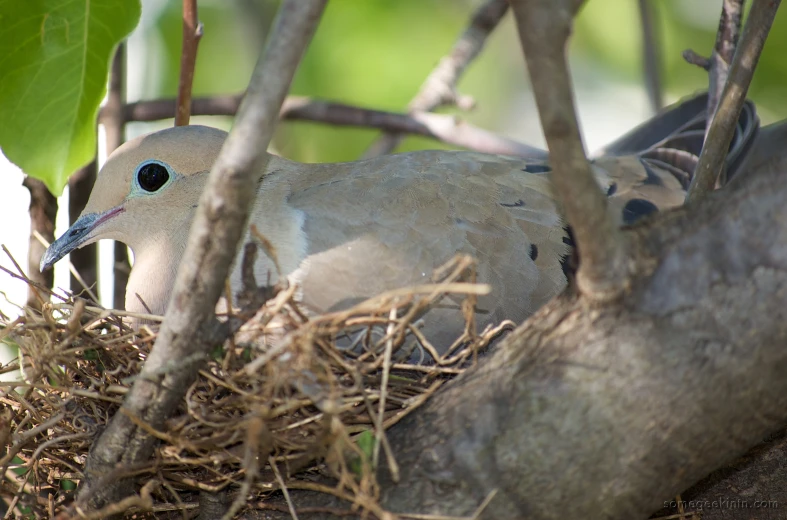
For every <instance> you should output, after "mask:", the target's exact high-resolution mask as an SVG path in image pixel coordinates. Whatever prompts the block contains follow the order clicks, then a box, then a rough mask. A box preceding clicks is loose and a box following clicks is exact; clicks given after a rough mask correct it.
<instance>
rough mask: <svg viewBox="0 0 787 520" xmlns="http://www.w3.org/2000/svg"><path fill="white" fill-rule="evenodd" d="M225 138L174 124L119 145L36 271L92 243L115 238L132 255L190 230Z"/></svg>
mask: <svg viewBox="0 0 787 520" xmlns="http://www.w3.org/2000/svg"><path fill="white" fill-rule="evenodd" d="M226 136H227V134H226V132H224V131H222V130H218V129H215V128H210V127H206V126H178V127H174V128H168V129H166V130H161V131H159V132H154V133H152V134H148V135H143V136H141V137H138V138H136V139H133V140H131V141H128V142H127V143H125V144H123V145H122V146H120V147H119V148H118V149H117V150H115V151H114V152H113V153H112V154H111V155H110V156H109V158H107V162H106V164H105V165H104V167H103V168H102V169H101V171H100V172H99V174H98V177H97V178H96V183H95V185H94V186H93V190H92V192H91V193H90V199H89V200H88V202H87V205H86V206H85V209H84V211H83V212H82V214H81V215H80V216H79V218H78V219H77V220H76V222H74V224H73V225H72V226H71V227H70V228H69V229H68V230H67V231H66V232H65V233H64V234H63V235H62V236H61V237H60V238H58V239H57V240H55V241H54V242H53V243H52V245H50V246H49V248H47V250H46V252H45V253H44V256H43V257H42V258H41V270H42V271H43V270H45V269H48V268H50V267H52V265H54V264H55V262H57V261H58V260H60V259H61V258H63V257H64V256H65V255H67V254H68V253H70V252H71V251H73V250H75V249H77V248H80V247H82V246H85V245H87V244H92V243H93V242H96V241H97V240H101V239H105V238H108V239H113V240H118V241H120V242H123V243H125V244H126V245H128V246H129V247H131V249H132V250H134V251H135V253H136V252H137V248H140V247H144V246H145V244H146V243H147V242H149V241H150V240H162V239H166V237H167V234H168V233H170V232H173V231H175V230H180V228H181V227H182V226H183V225H189V226H190V223H191V219H192V218H193V215H194V212H195V210H196V207H197V204H198V202H199V198H200V195H201V193H202V189H203V187H204V185H205V181H206V180H207V175H208V172H210V169H211V167H212V166H213V163H214V162H215V160H216V157H218V154H219V151H220V150H221V147H222V145H223V144H224V140H225V138H226ZM185 231H186V232H188V228H187V229H186V230H185Z"/></svg>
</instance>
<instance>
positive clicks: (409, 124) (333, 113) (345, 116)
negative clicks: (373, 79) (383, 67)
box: [281, 97, 546, 159]
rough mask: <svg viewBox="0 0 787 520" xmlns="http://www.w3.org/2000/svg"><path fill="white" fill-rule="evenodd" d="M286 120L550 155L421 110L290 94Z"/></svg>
mask: <svg viewBox="0 0 787 520" xmlns="http://www.w3.org/2000/svg"><path fill="white" fill-rule="evenodd" d="M281 118H282V119H289V120H304V121H319V122H323V123H329V124H333V125H339V126H357V127H365V128H380V129H384V130H393V131H396V132H400V133H408V134H414V135H423V136H426V137H431V138H434V139H437V140H438V141H442V142H444V143H447V144H451V145H454V146H459V147H462V148H467V149H470V150H475V151H479V152H484V153H492V154H501V155H515V156H520V157H530V158H544V159H545V158H546V153H545V152H544V151H543V150H541V149H539V148H535V147H532V146H528V145H526V144H523V143H520V142H517V141H514V140H512V139H508V138H506V137H503V136H501V135H497V134H495V133H493V132H490V131H488V130H484V129H483V128H479V127H477V126H473V125H471V124H469V123H467V122H465V121H462V120H461V119H459V118H457V117H454V116H448V115H442V114H430V113H427V112H417V113H413V114H411V115H405V114H395V113H391V112H383V111H380V110H370V109H364V108H358V107H354V106H350V105H344V104H341V103H329V102H326V101H315V100H311V99H309V98H296V97H289V98H287V101H286V103H285V105H284V107H283V108H282V111H281Z"/></svg>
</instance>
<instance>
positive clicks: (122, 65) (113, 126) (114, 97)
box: [99, 42, 175, 309]
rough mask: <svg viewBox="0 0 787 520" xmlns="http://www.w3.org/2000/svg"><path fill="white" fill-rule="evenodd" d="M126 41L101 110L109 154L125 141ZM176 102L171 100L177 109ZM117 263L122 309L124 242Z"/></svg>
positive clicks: (117, 298) (116, 294)
mask: <svg viewBox="0 0 787 520" xmlns="http://www.w3.org/2000/svg"><path fill="white" fill-rule="evenodd" d="M125 102H126V43H125V42H121V43H120V45H118V48H117V51H115V57H114V59H113V60H112V71H111V73H110V75H109V93H108V95H107V102H106V104H105V105H104V107H103V108H102V109H101V117H100V118H99V122H100V123H101V124H102V125H104V131H105V133H106V136H107V155H109V154H111V153H112V152H113V151H115V149H116V148H117V147H119V146H120V145H121V144H123V141H125V140H126V135H125V134H126V118H125ZM174 106H175V104H174V103H172V107H173V109H174ZM114 253H115V263H114V268H113V270H112V271H113V273H112V274H113V276H114V278H115V285H114V291H113V294H112V307H113V308H115V309H122V308H123V305H124V303H125V299H126V285H128V275H129V273H130V272H131V266H130V263H129V258H128V249H127V248H126V245H125V244H123V243H121V242H115V247H114Z"/></svg>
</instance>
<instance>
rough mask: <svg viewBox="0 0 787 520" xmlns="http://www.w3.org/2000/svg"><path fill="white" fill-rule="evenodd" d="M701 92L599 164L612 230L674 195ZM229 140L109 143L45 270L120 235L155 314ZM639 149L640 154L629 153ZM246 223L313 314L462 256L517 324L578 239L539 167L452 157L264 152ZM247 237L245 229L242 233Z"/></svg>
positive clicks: (552, 291) (185, 135)
mask: <svg viewBox="0 0 787 520" xmlns="http://www.w3.org/2000/svg"><path fill="white" fill-rule="evenodd" d="M699 97H700V98H702V99H704V96H699ZM696 99H697V98H695V99H693V100H691V101H689V103H694V104H695V105H696V106H695V107H694V108H695V110H693V111H691V110H690V111H689V112H690V114H688V115H687V114H683V113H680V114H678V115H675V114H674V112H675V110H678V109H681V107H680V106H679V107H678V109H673V111H671V112H668V113H667V114H666V115H663V116H661V117H660V119H656V120H655V123H653V124H651V126H647V125H646V126H644V127H641V128H639V129H636V130H634V131H633V132H632V133H631V134H629V135H628V136H626V137H624V138H623V139H621V140H620V141H618V143H617V144H616V145H613V146H611V147H610V148H609V150H608V153H609V154H610V155H607V156H604V157H601V158H598V159H596V160H595V161H593V163H592V166H593V171H594V173H595V175H596V179H597V181H598V184H599V186H600V187H601V189H602V190H604V192H605V193H607V195H609V200H610V208H611V211H613V212H614V214H615V215H616V218H618V219H619V220H620V222H621V224H630V223H633V222H634V221H636V220H637V219H638V218H639V217H641V216H643V215H646V214H648V213H651V212H653V211H655V210H656V209H664V208H669V207H674V206H678V205H680V204H682V203H683V200H684V196H685V187H686V186H687V185H688V181H689V178H690V173H689V172H690V171H693V164H694V163H692V161H693V160H696V155H697V153H698V152H699V149H698V148H697V146H696V145H697V143H696V142H695V141H696V140H693V138H692V137H691V136H692V135H693V134H692V132H694V130H696V128H701V129H704V117H702V113H703V111H704V103H700V102H697V101H696ZM681 110H682V109H681ZM679 111H680V110H679ZM747 111H748V112H747V113H748V114H749V116H750V117H749V119H750V120H749V122H748V124H749V127H748V128H742V129H739V132H738V134H737V136H736V142H735V143H733V147H732V149H731V154H730V161H731V162H734V161H736V160H737V159H738V157H739V156H740V155H741V154H742V152H743V151H744V150H745V148H746V144H747V143H748V142H749V140H750V138H751V135H752V134H753V130H752V128H751V127H754V128H755V129H756V125H757V120H756V116H755V115H753V106H751V105H747ZM669 114H673V116H674V117H673V118H672V119H670V117H669ZM744 117H746V116H744ZM673 119H674V120H673ZM663 127H667V129H666V130H664V129H663ZM676 129H677V134H676V133H675V130H676ZM649 132H650V133H649ZM682 133H683V134H686V135H688V137H686V135H684V136H682V135H681V134H682ZM649 135H650V136H651V137H650V138H648V136H649ZM652 136H655V137H652ZM225 137H226V133H225V132H223V131H221V130H217V129H214V128H208V127H204V126H182V127H175V128H169V129H166V130H162V131H159V132H155V133H153V134H149V135H146V136H142V137H139V138H136V139H134V140H131V141H129V142H127V143H125V144H124V145H123V146H121V147H120V148H118V149H117V150H116V151H115V152H114V153H113V154H112V155H111V156H110V157H109V158H108V159H107V162H106V164H105V165H104V167H103V168H102V169H101V172H100V173H99V175H98V178H97V180H96V183H95V186H94V188H93V191H92V193H91V195H90V200H89V201H88V203H87V206H86V207H85V210H84V211H83V213H82V215H81V216H80V217H79V219H78V220H77V221H76V222H75V223H74V224H73V225H72V226H71V228H70V229H69V230H68V231H66V233H65V234H64V235H63V236H61V237H60V238H59V239H57V240H56V241H55V242H54V243H53V244H52V245H51V246H50V247H49V248H48V249H47V251H46V254H45V255H44V257H43V259H42V260H41V267H42V269H44V268H47V267H49V266H51V265H52V264H54V263H55V262H56V261H58V260H59V259H60V258H62V257H63V256H64V255H66V254H68V253H69V252H70V251H72V250H74V249H76V248H78V247H81V246H84V245H86V244H90V243H92V242H95V241H97V240H99V239H106V238H108V239H113V240H118V241H120V242H123V243H125V244H127V245H128V246H129V247H130V248H131V249H132V250H133V252H134V266H133V269H132V270H131V274H130V276H129V281H128V286H127V292H126V309H127V310H129V311H134V312H153V313H157V314H163V313H164V311H165V309H166V306H167V304H168V300H169V297H170V295H171V294H172V290H173V285H174V280H175V275H176V271H177V269H178V266H179V264H180V262H181V259H182V256H183V253H184V250H185V247H186V241H187V237H188V234H189V228H190V226H191V223H192V220H193V219H194V215H195V213H196V211H197V204H198V201H199V198H200V194H201V192H202V189H203V187H204V185H205V182H206V180H207V178H208V173H209V171H210V169H211V166H212V165H213V163H214V161H215V160H216V157H217V156H218V154H219V151H220V150H221V147H222V144H223V143H224V140H225ZM701 144H702V141H701V140H700V141H699V146H701ZM634 145H636V146H638V147H639V148H640V149H641V150H642V149H644V152H640V153H632V151H631V150H630V148H631V147H632V146H634ZM686 168H689V169H688V170H687V169H686ZM261 173H262V172H261ZM260 179H261V180H262V175H260ZM249 220H250V223H253V224H255V225H256V227H257V229H258V230H259V232H260V233H261V234H262V235H263V236H264V237H266V238H267V240H268V241H269V242H270V244H271V245H272V249H273V250H274V251H275V255H276V260H277V262H274V261H273V260H272V259H271V258H269V257H268V256H267V255H259V257H258V260H257V263H256V265H255V275H256V278H257V280H263V281H264V280H271V281H272V282H275V281H276V280H277V279H279V278H280V277H287V278H288V279H289V281H290V282H292V283H296V284H298V286H299V287H300V291H299V295H300V296H299V298H300V300H301V303H302V304H303V305H304V307H305V308H306V309H308V310H309V311H312V312H325V311H331V310H336V309H341V308H345V307H347V306H349V305H351V304H353V303H355V302H358V301H359V300H361V299H364V298H367V297H371V296H374V295H376V294H378V293H380V292H382V291H385V290H389V289H393V288H399V287H404V286H408V285H415V284H420V283H425V282H429V280H430V276H431V274H432V272H433V269H435V268H436V267H438V266H439V265H441V264H442V263H444V262H445V261H447V260H449V259H450V258H451V257H452V256H454V255H455V254H456V253H458V252H464V253H468V254H470V255H472V256H474V257H475V258H476V259H477V260H478V264H477V273H478V281H479V282H484V283H488V284H490V285H491V288H492V292H491V294H490V295H488V296H485V297H482V298H480V300H479V302H478V306H477V308H478V316H479V322H480V323H481V324H482V325H483V324H484V323H489V322H494V321H499V320H502V319H511V320H514V321H516V322H520V321H522V320H524V319H525V318H526V317H527V316H529V315H530V314H532V313H533V312H534V311H535V310H536V309H538V308H539V307H540V306H541V305H543V304H544V303H545V302H547V301H548V300H549V299H551V298H552V297H554V296H555V295H557V294H558V293H559V292H560V291H561V290H562V289H563V288H564V287H565V285H566V283H567V278H566V273H565V272H564V268H565V259H566V258H567V257H568V256H569V254H570V252H571V245H572V244H571V239H570V235H569V232H568V231H567V229H566V225H565V223H564V221H563V219H562V218H561V214H560V211H559V208H558V207H557V205H556V202H555V200H554V197H553V194H552V191H551V187H550V181H549V166H548V164H547V163H545V162H544V161H542V160H527V159H522V158H513V157H502V156H495V155H486V154H481V153H474V152H460V151H419V152H410V153H402V154H396V155H387V156H382V157H378V158H373V159H368V160H362V161H356V162H347V163H337V164H302V163H297V162H293V161H289V160H287V159H283V158H281V157H276V156H271V157H270V162H269V163H268V167H267V174H266V175H265V178H264V181H262V182H261V183H260V184H259V186H258V191H257V197H256V201H255V202H254V205H253V208H252V209H251V215H250V219H249ZM249 239H250V237H249V233H248V232H247V233H246V237H245V239H244V242H246V241H248V240H249ZM238 263H239V262H236V263H235V267H234V269H233V270H232V273H231V276H230V279H231V286H232V288H233V290H237V289H239V287H240V286H241V280H240V272H239V271H240V269H239V268H238V265H237V264H238ZM275 264H277V265H278V266H279V267H280V269H281V272H278V271H277V268H276V265H275ZM442 312H453V313H454V314H457V313H456V311H455V310H452V309H449V310H446V309H443V310H442ZM430 316H431V313H430ZM460 323H461V321H460V320H457V319H449V318H448V317H447V315H445V316H440V317H439V318H434V319H432V322H431V326H432V327H433V329H434V331H433V337H437V338H441V339H440V340H436V342H437V343H440V341H443V340H444V341H445V342H446V343H447V344H450V343H451V340H452V339H454V338H455V337H456V335H457V332H458V330H457V329H458V327H459V326H460ZM459 330H461V329H459ZM444 344H445V343H444Z"/></svg>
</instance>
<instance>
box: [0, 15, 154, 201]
mask: <svg viewBox="0 0 787 520" xmlns="http://www.w3.org/2000/svg"><path fill="white" fill-rule="evenodd" d="M140 10H141V7H140V0H22V1H20V0H0V71H2V75H0V121H2V124H0V148H2V150H3V153H4V154H5V156H6V157H7V158H8V159H9V160H11V161H12V162H14V163H16V164H17V165H18V166H19V167H20V168H22V170H24V172H25V173H27V174H28V175H30V176H32V177H35V178H37V179H40V180H42V181H43V182H44V183H45V184H46V185H47V187H48V188H49V190H50V191H51V192H52V193H54V194H56V195H59V194H60V193H61V192H62V191H63V187H64V186H65V185H66V181H67V179H68V176H69V175H71V174H72V173H73V172H74V171H76V170H77V169H78V168H80V167H81V166H84V165H85V164H87V163H88V162H90V161H91V160H92V159H93V157H94V156H95V153H96V131H95V123H96V117H97V115H98V108H99V105H100V103H101V100H102V99H103V97H104V94H105V93H106V89H107V76H108V73H109V63H110V59H111V56H112V53H113V50H114V48H115V47H116V46H117V44H118V43H119V42H120V41H121V40H122V39H123V38H125V37H126V36H127V35H128V34H129V33H130V32H131V31H132V30H133V29H134V27H136V25H137V22H138V21H139V16H140Z"/></svg>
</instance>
